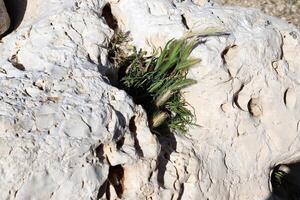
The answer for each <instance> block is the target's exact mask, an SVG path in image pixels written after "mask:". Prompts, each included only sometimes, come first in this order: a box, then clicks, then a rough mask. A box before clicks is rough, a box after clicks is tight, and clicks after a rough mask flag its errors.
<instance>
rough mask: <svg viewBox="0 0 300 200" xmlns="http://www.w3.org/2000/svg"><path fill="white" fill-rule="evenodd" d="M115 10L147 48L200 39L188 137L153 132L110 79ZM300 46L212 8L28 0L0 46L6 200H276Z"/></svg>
mask: <svg viewBox="0 0 300 200" xmlns="http://www.w3.org/2000/svg"><path fill="white" fill-rule="evenodd" d="M106 3H110V6H111V9H112V14H113V15H114V17H115V18H116V20H117V21H118V25H119V28H120V29H122V30H123V31H125V32H126V31H128V32H129V33H130V37H131V38H132V44H133V45H135V46H137V47H138V48H143V49H145V50H150V51H151V50H153V49H154V48H158V47H159V46H162V45H164V44H165V43H166V42H167V41H168V40H169V39H171V38H174V37H175V38H180V37H182V36H184V35H186V34H191V33H193V34H199V35H200V36H199V38H198V39H199V44H198V46H197V47H196V48H195V49H194V51H193V56H194V57H196V58H201V59H202V61H201V63H200V64H199V65H197V66H195V67H194V68H192V69H191V70H190V72H189V77H191V78H193V79H196V80H197V81H198V83H197V84H196V85H194V86H192V87H190V88H188V89H187V90H186V91H185V97H186V100H187V102H188V103H189V104H190V105H191V106H192V107H193V108H194V110H195V114H196V117H197V124H198V125H199V126H196V127H193V128H191V129H190V131H189V132H188V133H187V134H186V135H181V134H173V135H168V136H159V137H156V136H155V135H153V134H152V133H151V132H150V130H149V128H148V122H147V118H146V114H145V112H144V110H143V109H142V108H141V106H138V105H135V104H134V103H133V101H132V100H131V98H130V97H129V96H128V95H127V94H126V93H125V92H123V91H121V90H119V89H117V88H115V87H113V86H112V85H111V84H110V81H109V79H108V78H107V74H110V75H111V74H114V73H115V74H116V73H117V72H116V71H115V70H114V69H113V68H112V67H111V65H110V64H109V62H108V59H107V45H108V41H109V39H110V37H111V36H112V34H113V31H112V30H111V29H110V28H109V27H108V25H107V24H106V22H105V20H104V17H102V9H103V7H104V6H105V5H106ZM208 30H215V31H216V30H218V32H219V34H216V35H215V36H206V35H205V34H203V33H207V32H208ZM299 37H300V32H299V31H298V30H297V29H296V28H295V27H294V26H292V25H288V24H287V23H285V22H283V21H281V20H279V19H277V18H273V17H269V16H266V15H264V14H262V13H260V12H258V11H256V10H251V9H242V8H234V7H220V6H218V5H217V4H215V3H213V2H212V1H208V2H207V1H204V0H200V1H199V0H198V1H197V0H186V1H184V0H181V1H178V0H177V1H176V0H174V1H171V0H111V1H109V2H107V1H104V0H84V1H82V0H65V1H61V0H52V1H42V0H34V1H28V5H27V10H26V13H25V17H24V20H23V22H22V23H21V25H20V26H19V27H18V29H17V30H16V31H14V32H13V33H11V34H9V35H8V36H6V37H4V38H3V39H2V43H1V44H0V84H1V87H0V99H1V101H0V104H1V105H0V183H1V184H0V199H18V200H23V199H59V200H60V199H63V200H65V199H118V198H121V199H166V200H167V199H224V200H225V199H267V198H269V196H270V192H271V191H270V187H269V173H270V169H271V168H272V167H273V166H274V165H276V164H278V163H290V162H293V161H296V160H297V159H298V158H299V156H300V155H299V154H300V152H299V149H300V145H299V116H300V115H299V113H300V102H299V100H298V98H299V94H300V88H299V81H300V79H299V77H300V74H299V73H300V69H299V67H300V58H299V56H297V55H298V54H299V53H300V39H299ZM271 198H272V197H270V199H271Z"/></svg>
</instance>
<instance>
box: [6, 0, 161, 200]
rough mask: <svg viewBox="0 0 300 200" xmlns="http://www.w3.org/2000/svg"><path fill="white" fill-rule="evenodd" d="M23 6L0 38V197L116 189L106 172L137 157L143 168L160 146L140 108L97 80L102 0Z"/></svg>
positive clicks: (105, 37) (93, 195) (150, 167)
mask: <svg viewBox="0 0 300 200" xmlns="http://www.w3.org/2000/svg"><path fill="white" fill-rule="evenodd" d="M1 2H2V1H1ZM28 3H29V4H28V10H27V11H26V12H27V13H26V14H25V17H24V21H23V22H22V24H21V25H20V26H19V27H18V29H17V30H16V31H15V32H13V33H11V34H9V35H8V36H6V37H4V38H3V39H2V42H1V44H0V69H1V70H0V85H1V87H0V99H1V101H0V183H1V184H0V199H16V200H24V199H37V200H38V199H41V200H44V199H57V200H66V199H83V200H85V199H99V198H106V195H105V192H106V187H108V188H110V189H111V191H110V193H111V194H113V193H116V194H117V195H120V194H119V193H120V191H114V190H117V189H115V188H116V186H115V185H112V182H113V178H112V177H114V176H117V175H116V174H114V173H117V172H114V171H113V170H111V169H114V167H115V165H119V164H122V165H123V166H124V167H123V168H124V169H125V167H126V165H129V166H131V165H139V163H141V164H142V166H147V171H148V172H149V173H150V172H152V171H154V170H155V167H156V165H155V163H156V161H155V160H156V158H157V156H158V153H159V151H160V146H159V143H158V141H157V139H156V137H155V136H154V135H152V133H151V132H150V131H149V129H148V123H147V119H146V114H145V113H144V111H143V109H142V108H141V107H140V106H137V105H135V104H134V103H133V102H132V100H131V98H130V97H129V96H128V95H127V94H126V93H125V92H123V91H121V90H118V89H117V88H115V87H113V86H111V85H110V83H109V80H108V78H107V77H106V76H105V75H106V73H107V71H109V70H112V69H111V68H110V66H109V64H108V62H107V45H108V41H109V39H110V37H111V36H112V31H111V30H110V29H109V27H108V26H107V25H106V22H105V21H104V19H103V18H102V17H101V14H102V8H103V7H104V5H105V1H102V0H87V1H76V0H66V1H60V0H53V1H51V2H45V1H42V0H36V1H28ZM29 16H30V17H29ZM130 126H136V127H138V128H136V130H132V129H131V128H130ZM140 131H142V132H140ZM123 140H125V142H124V144H122V141H123ZM137 144H139V145H142V147H139V146H138V145H137ZM145 144H147V145H148V144H149V146H147V145H145ZM107 146H111V147H114V148H111V149H110V152H109V153H108V152H106V151H105V149H106V147H107ZM116 157H117V158H118V159H117V160H116V161H115V162H113V160H114V158H116ZM143 159H144V160H143ZM125 172H126V171H125ZM126 173H127V172H126ZM118 178H119V180H118V181H120V182H121V181H122V179H123V177H118ZM147 182H148V179H139V180H136V182H135V185H136V186H137V187H138V186H141V185H143V184H147ZM123 190H126V188H125V187H124V186H123ZM103 191H104V192H103ZM135 192H136V191H135ZM124 193H125V191H124Z"/></svg>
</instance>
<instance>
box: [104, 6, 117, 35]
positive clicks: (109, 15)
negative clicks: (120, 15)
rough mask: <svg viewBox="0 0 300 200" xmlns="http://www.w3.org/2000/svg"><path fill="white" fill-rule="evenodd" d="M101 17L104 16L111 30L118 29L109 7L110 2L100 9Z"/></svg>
mask: <svg viewBox="0 0 300 200" xmlns="http://www.w3.org/2000/svg"><path fill="white" fill-rule="evenodd" d="M102 17H104V19H105V21H106V23H107V25H108V26H109V28H111V29H113V30H117V29H118V22H117V20H116V18H115V17H114V16H113V14H112V12H111V7H110V4H109V3H108V4H106V5H105V6H104V7H103V9H102Z"/></svg>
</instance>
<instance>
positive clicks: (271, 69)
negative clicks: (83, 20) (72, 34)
mask: <svg viewBox="0 0 300 200" xmlns="http://www.w3.org/2000/svg"><path fill="white" fill-rule="evenodd" d="M196 4H198V5H199V6H197V5H196ZM129 10H130V11H129ZM112 11H113V14H114V16H115V17H116V18H117V20H118V21H119V25H120V27H121V28H122V29H123V30H124V31H129V32H130V33H131V35H132V39H133V43H134V44H135V45H136V46H138V47H141V48H144V49H152V48H158V47H159V46H161V45H162V44H165V43H166V42H167V41H168V40H169V39H171V38H174V37H175V38H179V37H182V36H184V35H186V34H187V33H190V32H191V33H198V34H201V33H205V32H207V30H222V31H223V32H224V33H226V34H223V35H222V34H220V35H219V36H211V37H199V40H200V44H199V45H198V46H197V47H196V48H195V50H194V52H193V56H194V57H196V58H200V59H201V60H202V62H201V63H200V64H199V65H198V66H196V67H194V68H192V69H191V70H190V73H189V77H190V78H193V79H196V80H197V81H198V83H197V84H196V85H194V86H191V87H190V88H188V89H187V90H186V93H185V97H186V100H187V101H188V102H189V104H190V105H191V106H192V107H193V108H194V110H195V114H196V117H197V124H198V125H199V127H194V128H192V129H191V130H190V132H189V134H187V135H185V136H182V135H177V134H175V135H174V136H173V137H169V138H165V139H164V140H163V142H161V143H162V152H164V153H161V155H165V154H167V155H168V156H166V157H161V158H160V163H163V162H167V164H166V166H165V168H166V171H165V172H164V174H163V175H164V176H163V178H162V177H160V180H161V181H160V183H161V184H162V187H161V188H160V190H159V194H158V195H160V198H159V199H171V196H173V197H174V198H175V199H176V197H178V196H179V197H180V198H181V199H224V200H225V199H267V198H270V199H271V198H272V197H271V196H270V193H271V188H270V187H269V184H270V183H269V175H270V170H271V169H272V168H273V167H274V166H276V165H277V164H279V163H285V162H287V163H289V162H295V161H299V158H300V151H299V150H300V141H299V121H300V118H299V116H300V101H299V97H300V87H299V77H300V76H299V75H300V74H299V73H300V68H299V67H300V58H299V56H297V55H299V53H300V32H299V30H297V29H296V28H295V27H294V26H292V25H289V24H287V23H285V22H284V21H281V20H279V19H277V18H274V17H270V16H267V15H264V14H262V13H260V12H258V11H257V10H251V9H243V8H234V7H221V6H218V5H216V4H215V5H214V4H213V3H212V2H211V1H207V2H206V3H205V1H188V0H186V1H172V2H170V1H167V0H165V1H164V0H163V1H158V0H157V1H155V0H154V1H153V0H145V1H141V0H120V1H118V3H113V2H112ZM137 16H139V17H137ZM144 30H147V31H144ZM161 140H162V139H161ZM168 140H169V143H172V145H170V144H168V143H167V142H166V141H168ZM162 165H164V164H159V166H160V167H161V166H162Z"/></svg>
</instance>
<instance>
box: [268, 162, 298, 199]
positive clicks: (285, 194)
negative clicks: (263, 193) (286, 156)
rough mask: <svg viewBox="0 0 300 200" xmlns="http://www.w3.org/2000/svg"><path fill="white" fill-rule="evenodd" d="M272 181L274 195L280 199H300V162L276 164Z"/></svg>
mask: <svg viewBox="0 0 300 200" xmlns="http://www.w3.org/2000/svg"><path fill="white" fill-rule="evenodd" d="M270 181H271V185H272V193H273V195H274V196H276V197H278V198H279V199H280V200H299V199H300V162H297V163H292V164H286V165H285V164H279V165H277V166H275V167H274V169H273V170H272V173H271V177H270Z"/></svg>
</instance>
